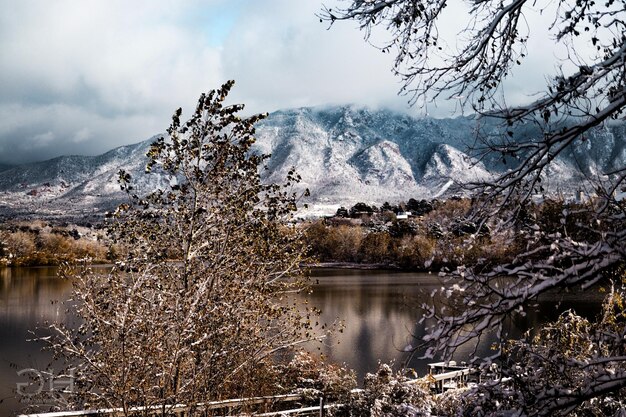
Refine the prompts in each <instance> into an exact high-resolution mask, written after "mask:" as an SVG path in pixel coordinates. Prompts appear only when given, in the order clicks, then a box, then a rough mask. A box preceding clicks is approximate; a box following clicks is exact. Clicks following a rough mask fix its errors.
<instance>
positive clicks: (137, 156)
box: [0, 105, 626, 215]
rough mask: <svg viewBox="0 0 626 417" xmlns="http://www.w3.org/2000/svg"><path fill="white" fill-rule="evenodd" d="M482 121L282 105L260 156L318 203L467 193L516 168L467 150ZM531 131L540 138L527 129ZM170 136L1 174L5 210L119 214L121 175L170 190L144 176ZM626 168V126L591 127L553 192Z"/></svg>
mask: <svg viewBox="0 0 626 417" xmlns="http://www.w3.org/2000/svg"><path fill="white" fill-rule="evenodd" d="M475 129H476V121H475V119H474V118H472V117H471V116H469V117H468V116H466V117H459V118H455V119H432V118H414V117H411V116H409V115H406V114H403V113H397V112H394V111H391V110H387V109H382V110H374V109H369V108H365V107H358V106H355V105H347V106H334V107H316V108H309V107H304V108H298V109H286V110H279V111H277V112H274V113H272V114H270V115H269V117H268V118H266V119H264V120H262V121H261V122H259V123H258V124H257V126H256V138H257V142H256V143H255V145H254V152H261V153H266V154H271V155H272V157H271V158H270V159H269V160H268V161H267V167H268V169H267V170H266V171H263V172H262V173H261V175H262V178H263V179H264V180H265V181H270V182H277V183H280V182H283V181H284V178H286V175H287V172H288V171H289V170H291V168H292V167H295V168H296V170H297V172H298V173H299V174H300V175H301V177H302V182H301V183H300V184H299V187H300V190H303V189H304V188H308V189H309V190H310V191H311V197H309V198H308V200H307V201H306V202H308V203H310V204H313V205H316V204H317V205H320V206H323V205H326V206H336V205H339V204H344V205H345V204H352V203H355V202H357V201H365V202H369V203H377V204H380V203H382V202H384V201H400V200H408V199H409V198H420V199H421V198H426V199H428V198H434V197H445V196H446V195H452V194H457V193H459V192H461V190H460V189H459V187H457V186H456V184H457V183H460V182H467V181H476V180H484V179H487V178H489V177H491V176H494V175H497V174H499V173H501V172H504V170H506V169H509V168H510V163H509V164H508V166H507V163H506V161H502V160H501V159H499V158H496V156H495V155H489V156H488V157H487V158H484V159H483V160H481V161H477V160H476V159H474V158H472V157H471V156H470V155H469V154H468V153H467V152H466V150H465V148H466V146H467V145H469V144H471V143H472V142H473V141H474V137H475V136H474V132H475ZM516 134H518V135H519V136H521V137H524V135H526V136H528V135H533V134H535V133H533V128H532V126H522V127H521V128H520V129H519V131H518V132H516ZM160 136H161V135H155V136H153V137H152V138H150V139H148V140H145V141H142V142H138V143H135V144H132V145H126V146H121V147H118V148H115V149H112V150H110V151H108V152H105V153H103V154H101V155H97V156H80V155H73V156H61V157H57V158H53V159H51V160H48V161H41V162H36V163H30V164H24V165H19V166H15V167H12V168H9V169H7V170H5V171H0V212H4V213H5V215H6V213H10V215H18V214H20V213H22V214H27V213H33V214H37V213H40V214H43V215H58V214H59V213H64V212H73V213H74V214H76V215H85V214H87V213H102V212H104V211H105V210H110V209H111V208H113V207H114V206H115V205H116V204H118V203H119V202H120V201H122V200H124V199H125V195H124V194H123V193H122V192H121V191H119V186H118V185H117V173H118V171H119V170H120V169H124V170H126V171H128V172H130V173H131V175H132V176H133V178H134V179H135V181H136V183H137V186H136V190H138V191H139V192H149V191H151V190H153V189H155V188H156V187H158V186H163V184H164V183H163V181H164V180H165V179H164V178H160V177H159V175H158V174H157V175H147V174H145V173H144V167H145V163H146V162H147V159H146V157H145V153H146V152H147V150H148V148H149V146H150V144H151V143H152V142H153V141H154V140H155V139H156V138H158V137H160ZM625 165H626V124H624V123H621V124H615V125H611V126H606V127H603V128H601V129H597V130H595V131H592V132H589V134H588V135H587V137H584V138H581V140H579V141H577V142H576V143H575V144H574V146H573V147H572V149H571V150H569V151H568V152H567V153H564V154H563V155H561V156H560V157H559V159H558V163H557V165H555V167H554V168H553V169H552V171H551V173H550V184H549V186H550V187H551V190H552V191H555V190H561V191H567V192H572V193H573V191H574V190H575V188H576V187H577V186H579V184H580V182H579V181H580V178H579V177H580V175H579V174H578V172H579V171H580V170H579V168H582V172H583V173H585V174H587V175H592V174H595V175H597V174H598V173H600V172H604V171H606V170H608V169H612V168H614V167H620V166H621V167H623V166H625Z"/></svg>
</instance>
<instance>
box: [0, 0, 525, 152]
mask: <svg viewBox="0 0 626 417" xmlns="http://www.w3.org/2000/svg"><path fill="white" fill-rule="evenodd" d="M325 3H326V4H332V3H333V0H329V1H325ZM321 4H322V0H297V1H296V0H263V1H261V0H204V1H193V0H187V1H172V0H143V1H142V0H133V1H132V2H131V1H122V0H90V1H81V0H72V1H70V0H55V1H39V0H20V1H11V0H0V7H1V10H2V11H1V13H0V162H3V163H23V162H29V161H35V160H42V159H46V158H51V157H55V156H58V155H63V154H88V155H94V154H98V153H102V152H105V151H107V150H109V149H111V148H113V147H115V146H119V145H123V144H128V143H134V142H138V141H140V140H144V139H147V138H148V137H150V136H152V135H154V134H157V133H159V132H163V131H164V130H165V128H166V127H167V126H168V124H169V120H170V116H171V114H172V112H173V111H174V110H175V109H176V108H178V107H183V110H185V109H186V110H187V111H189V110H190V109H192V108H193V106H194V104H195V101H196V99H197V97H198V96H199V94H200V93H201V92H203V91H208V90H209V89H211V88H215V87H217V86H219V85H220V84H221V83H222V82H224V81H225V80H227V79H235V80H236V86H235V90H234V92H233V93H232V100H233V102H242V103H245V104H246V106H247V110H248V111H249V112H263V111H269V112H271V111H274V110H278V109H281V108H289V107H299V106H312V105H325V104H342V103H356V104H362V105H368V106H384V107H391V108H393V109H396V110H400V111H406V112H409V113H411V114H414V115H420V114H423V112H424V110H422V109H417V108H408V107H407V105H406V102H407V98H406V97H399V96H397V94H396V93H397V91H398V90H399V87H400V84H399V80H398V79H396V78H394V77H393V75H392V74H391V72H390V69H391V66H392V61H391V59H392V57H391V56H390V55H388V54H382V53H380V52H379V51H378V50H376V49H375V48H372V47H371V46H370V45H368V44H367V43H365V42H364V41H363V36H362V33H360V32H359V31H358V29H357V26H356V23H354V22H343V23H342V24H340V25H336V26H335V27H333V29H332V30H330V31H329V30H327V24H326V23H320V22H319V19H318V18H317V17H316V16H315V13H316V12H319V10H320V8H321ZM519 81H520V82H522V83H524V82H525V81H522V80H519ZM449 107H450V106H447V105H446V103H442V104H441V107H440V110H439V111H438V112H439V113H438V115H440V116H445V115H446V114H447V112H449ZM429 112H433V109H432V108H429ZM435 112H437V110H435ZM184 114H189V113H188V112H186V113H184Z"/></svg>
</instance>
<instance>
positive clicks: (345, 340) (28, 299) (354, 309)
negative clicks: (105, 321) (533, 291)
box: [0, 268, 602, 415]
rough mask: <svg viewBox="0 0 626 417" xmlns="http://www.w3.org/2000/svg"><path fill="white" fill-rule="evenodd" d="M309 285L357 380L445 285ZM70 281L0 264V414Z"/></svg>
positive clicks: (465, 353)
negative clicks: (339, 328) (337, 328)
mask: <svg viewBox="0 0 626 417" xmlns="http://www.w3.org/2000/svg"><path fill="white" fill-rule="evenodd" d="M313 282H316V284H315V285H314V287H313V292H312V294H310V295H309V296H308V297H307V298H308V300H309V301H310V303H311V304H313V305H315V306H317V307H318V308H320V309H321V310H322V317H321V319H322V322H326V323H332V322H334V321H335V320H337V319H339V320H343V321H344V323H345V329H344V331H343V333H334V334H333V335H331V336H330V338H329V339H328V340H326V341H325V343H324V345H323V346H322V347H321V349H322V352H323V353H324V354H325V355H326V356H327V357H328V358H329V359H330V360H332V361H335V362H339V363H346V364H347V365H348V366H350V367H352V368H354V369H355V370H356V371H357V374H358V375H359V379H360V380H362V377H363V375H364V374H365V373H366V372H371V371H373V370H374V369H375V368H376V365H377V363H378V361H379V360H380V361H383V362H389V361H392V360H394V361H395V362H396V364H400V363H403V362H404V360H405V359H406V358H407V353H405V352H403V351H402V350H403V349H404V348H405V347H406V346H407V345H409V344H411V345H416V340H415V339H413V338H412V336H411V335H415V336H417V337H421V336H422V335H423V334H424V324H418V321H419V319H420V312H419V311H418V310H417V309H416V308H415V306H416V305H419V304H420V303H422V302H430V301H432V300H431V299H430V293H431V291H432V290H433V289H435V288H440V287H441V286H442V282H441V280H440V279H439V278H438V277H437V276H436V275H429V274H416V273H398V272H384V271H359V270H317V271H314V273H313ZM70 292H71V283H70V282H68V281H65V280H62V279H60V278H57V277H56V269H55V268H13V269H10V268H5V269H0V355H1V356H0V359H1V362H0V381H1V382H2V383H1V384H0V399H4V401H3V402H2V403H0V415H10V414H11V413H15V412H16V411H17V410H19V409H20V405H19V404H18V403H17V401H16V399H15V388H16V383H17V382H24V380H23V378H22V380H20V377H19V376H18V375H17V374H16V372H17V371H18V370H19V369H24V368H35V369H46V367H47V365H48V363H49V356H48V355H47V354H46V353H42V352H41V350H40V348H41V346H40V345H38V344H36V343H32V342H27V341H26V339H28V338H29V337H30V335H29V333H28V330H32V329H35V328H36V327H37V326H38V325H41V324H42V323H43V322H45V321H64V320H65V307H64V305H63V304H62V303H60V302H59V301H61V300H65V299H67V298H68V297H69V295H70ZM601 298H602V294H600V293H599V292H597V291H594V290H590V291H588V292H585V293H583V294H581V293H578V294H576V293H556V292H555V293H552V294H548V295H547V296H545V297H543V298H542V299H540V300H539V302H538V304H537V308H536V309H534V310H531V311H529V312H528V314H527V315H526V316H523V317H522V316H516V317H515V318H513V319H512V320H510V321H509V322H507V330H508V331H509V332H510V334H511V335H519V334H521V333H522V332H523V331H525V330H526V329H529V328H532V327H533V326H536V325H537V324H539V323H543V322H545V321H547V320H553V319H555V318H556V317H557V316H558V313H559V312H560V311H563V310H565V309H567V308H571V307H576V309H577V311H578V312H580V313H582V314H584V315H586V316H588V317H593V316H594V315H595V314H596V313H597V312H598V304H599V300H601ZM494 340H495V339H494V335H491V336H490V337H486V338H483V339H482V340H481V341H480V342H479V343H478V344H477V345H472V346H466V347H464V348H463V349H460V350H459V351H458V354H457V359H458V360H467V359H468V358H469V357H471V356H472V355H473V354H474V350H476V354H477V355H478V356H486V355H488V354H490V350H489V347H490V345H491V343H492V342H493V341H494ZM426 362H427V361H424V360H419V359H417V358H413V359H412V360H411V361H410V366H412V367H415V368H416V369H417V370H418V372H420V373H422V372H424V371H425V364H426Z"/></svg>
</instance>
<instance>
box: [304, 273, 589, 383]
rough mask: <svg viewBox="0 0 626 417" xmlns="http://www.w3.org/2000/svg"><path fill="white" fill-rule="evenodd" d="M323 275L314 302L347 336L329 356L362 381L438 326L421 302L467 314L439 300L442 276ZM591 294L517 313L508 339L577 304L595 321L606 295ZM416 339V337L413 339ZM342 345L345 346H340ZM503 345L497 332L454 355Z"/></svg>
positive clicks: (555, 298) (332, 344)
mask: <svg viewBox="0 0 626 417" xmlns="http://www.w3.org/2000/svg"><path fill="white" fill-rule="evenodd" d="M325 274H328V275H326V276H325V277H318V278H319V279H320V283H319V284H318V285H316V286H314V290H313V294H311V295H310V296H309V297H308V298H309V300H310V301H311V303H312V304H313V305H315V306H316V307H318V308H320V309H321V310H322V317H321V322H326V323H331V322H333V321H335V320H337V319H339V320H343V321H344V323H345V329H344V331H343V333H335V334H332V335H331V336H330V338H329V339H328V340H327V341H326V343H325V345H326V346H325V347H324V348H323V352H324V354H325V355H327V356H328V357H329V358H330V359H331V360H332V361H335V362H339V363H342V362H345V363H346V364H348V365H349V366H350V367H352V368H354V369H355V370H356V371H357V374H358V375H359V378H361V379H362V377H363V376H364V374H365V373H366V372H372V371H373V370H375V368H376V365H377V363H378V361H379V360H380V361H383V362H389V361H392V360H394V361H395V362H396V364H402V363H403V362H404V361H405V359H407V357H408V355H407V353H405V352H402V351H401V350H402V349H403V348H404V347H405V346H407V345H408V344H411V345H412V346H417V345H418V343H419V338H421V337H422V336H423V335H425V334H426V327H427V326H428V325H429V324H432V322H429V321H428V320H426V321H423V322H421V323H420V320H419V319H420V318H421V311H420V309H419V308H418V306H419V305H420V304H421V303H431V304H432V303H434V302H442V303H443V302H445V303H446V304H447V305H448V306H449V307H450V308H454V309H458V310H459V311H461V310H462V309H463V308H464V306H463V305H456V304H455V303H454V300H453V299H452V298H450V299H445V300H434V299H433V298H432V297H431V292H432V290H433V289H436V288H441V286H442V284H441V282H439V280H438V279H437V278H436V277H433V276H430V275H426V274H381V273H380V272H373V271H358V273H356V274H355V273H354V271H350V272H349V273H343V272H337V271H335V272H334V274H335V275H334V276H333V275H331V274H329V273H328V272H326V273H325ZM595 294H596V295H595V296H592V297H590V296H589V294H582V295H581V294H571V293H570V294H560V293H554V294H548V295H547V296H544V297H543V298H542V299H541V300H539V302H538V303H537V307H536V308H530V307H529V308H528V309H527V310H526V311H525V315H521V314H515V315H513V316H512V317H511V318H510V319H507V320H506V321H505V323H504V327H503V332H504V333H503V335H504V336H503V337H504V338H506V339H508V338H517V337H520V336H521V335H522V334H523V333H524V332H525V331H526V330H528V329H533V328H538V327H540V325H541V324H543V323H546V322H547V321H551V320H554V319H556V318H557V317H558V315H559V314H560V312H562V311H564V310H566V309H567V308H570V307H574V306H576V308H577V309H581V308H582V309H583V310H585V311H587V312H588V314H589V317H593V315H594V314H596V312H597V311H598V306H599V303H600V301H601V296H598V295H597V292H596V293H595ZM412 336H415V337H416V338H413V337H412ZM337 342H340V343H339V344H337ZM496 342H498V337H497V332H496V329H493V331H491V332H489V333H487V334H485V335H483V337H482V338H481V339H480V340H474V341H472V342H471V343H467V344H466V345H463V346H462V347H461V348H459V349H458V350H457V352H456V354H455V356H454V359H455V360H457V361H469V360H471V359H472V358H473V357H474V356H478V357H487V356H491V355H493V354H494V353H495V352H494V351H493V350H492V345H493V344H494V343H496ZM421 354H423V352H420V351H418V352H415V353H414V354H413V355H412V357H411V358H410V362H409V366H410V367H412V368H415V369H416V370H417V371H418V373H420V374H421V373H424V372H426V364H427V363H429V362H433V360H432V359H420V358H419V357H420V356H421Z"/></svg>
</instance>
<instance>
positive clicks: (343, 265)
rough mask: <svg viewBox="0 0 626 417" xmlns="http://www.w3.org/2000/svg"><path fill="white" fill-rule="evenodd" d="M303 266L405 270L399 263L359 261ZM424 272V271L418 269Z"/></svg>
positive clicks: (314, 267) (313, 267)
mask: <svg viewBox="0 0 626 417" xmlns="http://www.w3.org/2000/svg"><path fill="white" fill-rule="evenodd" d="M303 267H305V268H311V269H355V270H364V271H372V270H379V271H385V270H386V271H404V269H402V268H400V267H399V266H397V265H391V264H376V263H359V262H319V263H315V264H304V265H303ZM416 272H423V271H416Z"/></svg>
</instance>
